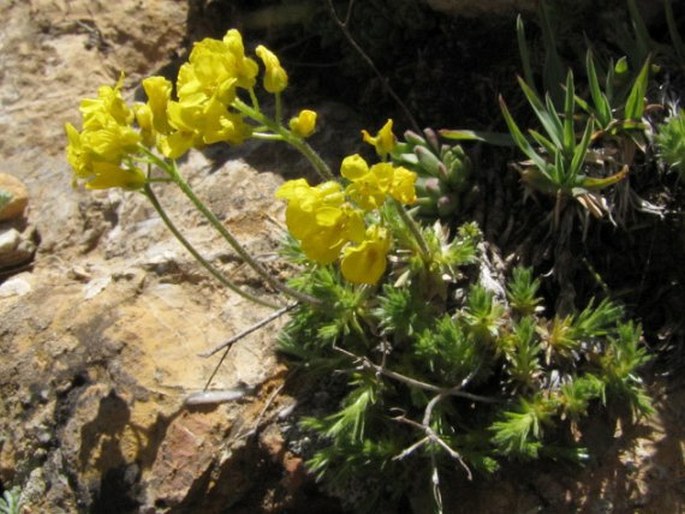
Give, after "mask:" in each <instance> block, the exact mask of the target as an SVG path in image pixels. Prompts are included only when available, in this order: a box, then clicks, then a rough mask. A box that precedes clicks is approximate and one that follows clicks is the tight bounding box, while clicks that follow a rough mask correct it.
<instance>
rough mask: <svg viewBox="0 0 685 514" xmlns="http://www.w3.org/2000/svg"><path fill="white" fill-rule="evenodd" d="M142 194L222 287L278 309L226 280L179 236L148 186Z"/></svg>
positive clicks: (148, 185)
mask: <svg viewBox="0 0 685 514" xmlns="http://www.w3.org/2000/svg"><path fill="white" fill-rule="evenodd" d="M143 194H144V195H145V196H146V197H147V199H148V200H150V203H151V204H152V207H154V209H155V211H157V214H159V217H160V218H162V221H163V222H164V224H165V225H166V226H167V228H168V229H169V231H171V233H172V234H173V235H174V236H175V237H176V239H178V241H179V242H180V243H181V244H182V245H183V246H184V247H185V249H186V250H188V252H190V254H191V255H192V256H193V257H194V258H195V260H197V261H198V262H199V263H200V264H201V265H202V266H203V267H204V268H205V269H206V270H207V271H208V272H209V273H210V274H211V275H212V276H213V277H214V278H216V279H217V280H218V281H219V282H221V284H222V285H224V286H226V287H227V288H228V289H230V290H231V291H233V292H234V293H236V294H239V295H240V296H242V297H243V298H245V299H247V300H250V301H252V302H255V303H257V304H260V305H264V306H266V307H272V308H274V309H276V308H278V307H279V306H278V305H276V304H275V303H272V302H269V301H268V300H263V299H261V298H258V297H256V296H254V295H252V294H250V293H248V292H246V291H243V290H242V289H240V288H239V287H238V286H237V285H236V284H234V283H233V282H231V281H230V280H229V279H228V278H226V277H225V276H224V275H223V274H222V273H221V272H220V271H219V270H217V269H216V268H215V267H214V266H212V264H211V263H210V262H209V261H207V260H206V259H205V258H204V257H202V255H200V253H199V252H198V251H197V250H196V249H195V247H194V246H193V245H192V244H191V243H190V241H188V240H187V239H186V238H185V237H184V236H183V234H181V232H180V231H179V230H178V228H177V227H176V225H174V222H173V221H171V219H170V218H169V216H168V215H167V213H166V211H165V210H164V208H163V207H162V205H161V204H160V203H159V200H158V199H157V196H156V195H155V193H154V192H153V191H152V188H151V187H150V184H146V185H145V188H144V190H143Z"/></svg>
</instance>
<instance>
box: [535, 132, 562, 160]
mask: <svg viewBox="0 0 685 514" xmlns="http://www.w3.org/2000/svg"><path fill="white" fill-rule="evenodd" d="M528 133H529V134H530V135H531V136H532V137H533V139H535V142H536V143H537V144H539V145H540V146H541V147H543V148H544V149H545V151H546V152H547V153H548V154H549V155H554V154H556V153H558V152H559V147H558V146H556V145H555V144H554V143H552V142H551V141H550V140H549V139H547V138H546V137H545V136H543V135H542V134H540V132H538V131H537V130H533V129H530V130H529V131H528Z"/></svg>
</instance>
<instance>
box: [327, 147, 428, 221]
mask: <svg viewBox="0 0 685 514" xmlns="http://www.w3.org/2000/svg"><path fill="white" fill-rule="evenodd" d="M340 174H341V175H342V176H343V177H345V178H346V179H348V180H349V181H350V182H351V184H349V185H348V186H347V188H346V189H345V192H346V194H347V195H348V196H349V197H350V199H352V201H354V202H355V203H356V204H357V205H359V206H360V207H361V208H362V209H364V210H365V211H372V210H374V209H377V208H378V207H380V206H381V205H383V203H385V201H386V199H387V196H388V195H390V196H392V197H393V198H394V199H395V200H397V201H398V202H400V203H402V204H405V205H411V204H412V203H414V202H415V201H416V189H415V182H416V174H415V173H414V172H412V171H409V170H408V169H406V168H403V167H394V166H393V165H392V164H390V163H389V162H380V163H377V164H374V165H373V166H371V167H369V165H368V164H367V163H366V161H365V160H364V158H363V157H361V156H360V155H358V154H354V155H349V156H347V157H345V159H343V162H342V164H341V166H340Z"/></svg>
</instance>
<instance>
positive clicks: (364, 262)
mask: <svg viewBox="0 0 685 514" xmlns="http://www.w3.org/2000/svg"><path fill="white" fill-rule="evenodd" d="M390 242H391V241H390V235H389V234H388V231H387V229H385V228H383V227H380V226H378V225H372V226H370V227H369V228H368V229H367V230H366V234H365V238H364V240H363V241H362V242H361V243H360V244H358V245H356V246H351V245H350V246H347V247H345V248H344V249H343V251H342V259H341V262H340V270H341V271H342V274H343V277H344V278H345V280H347V281H349V282H352V283H354V284H376V283H377V282H378V281H379V280H380V278H381V277H382V276H383V273H385V270H386V268H387V265H388V258H387V257H388V251H389V250H390Z"/></svg>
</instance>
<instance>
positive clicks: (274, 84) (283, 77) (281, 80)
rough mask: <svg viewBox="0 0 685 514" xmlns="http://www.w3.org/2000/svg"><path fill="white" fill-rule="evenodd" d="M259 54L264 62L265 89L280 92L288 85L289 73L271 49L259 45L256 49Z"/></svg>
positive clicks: (270, 91)
mask: <svg viewBox="0 0 685 514" xmlns="http://www.w3.org/2000/svg"><path fill="white" fill-rule="evenodd" d="M255 53H256V54H257V56H258V57H259V58H260V59H261V60H262V62H263V63H264V68H266V70H265V71H264V89H266V90H267V91H268V92H269V93H280V92H281V91H283V90H284V89H285V88H286V87H287V86H288V74H287V73H286V72H285V70H284V69H283V68H282V67H281V63H280V61H279V60H278V57H276V54H274V53H273V52H272V51H271V50H269V49H268V48H267V47H265V46H264V45H259V46H258V47H257V49H256V50H255Z"/></svg>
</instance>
